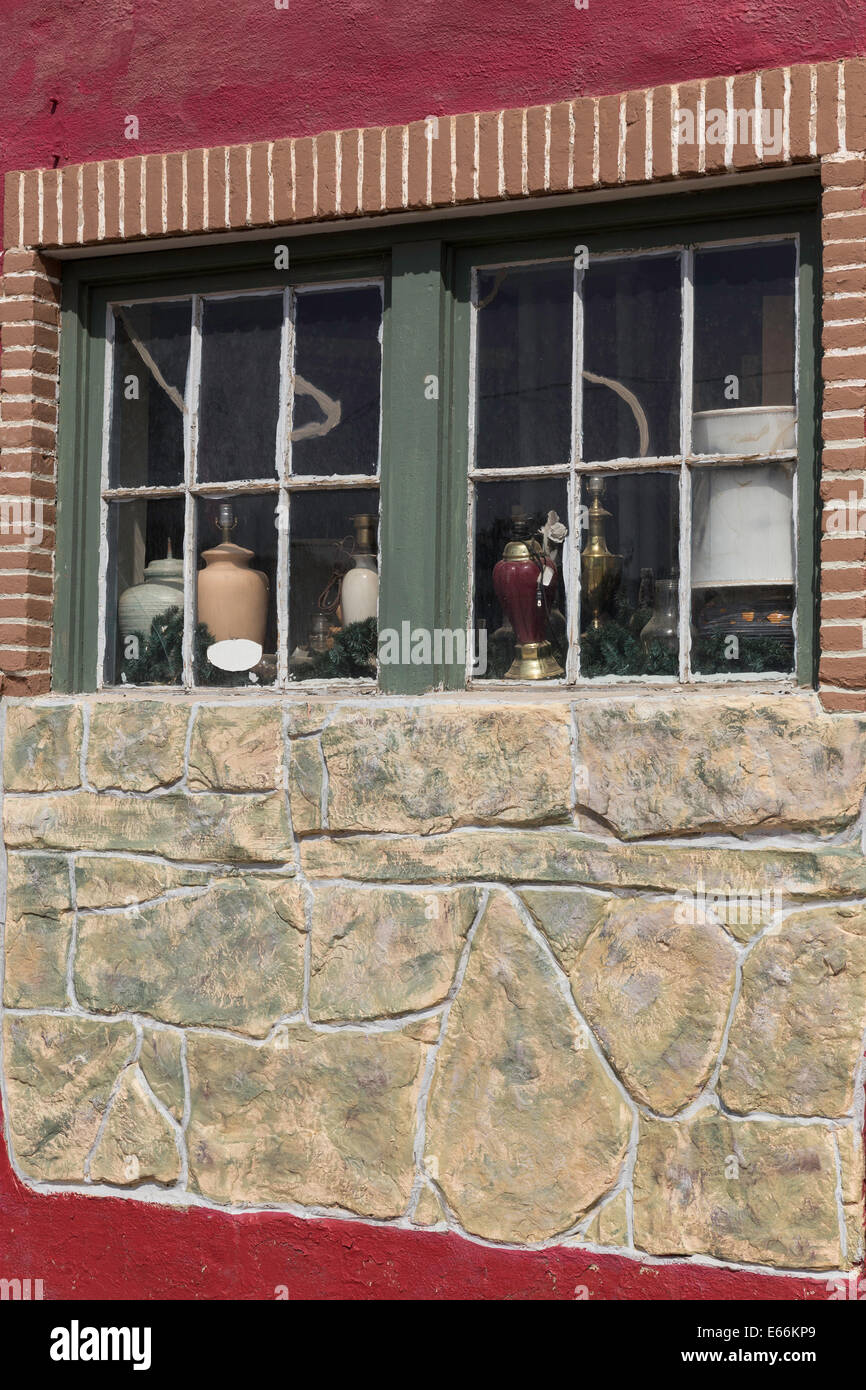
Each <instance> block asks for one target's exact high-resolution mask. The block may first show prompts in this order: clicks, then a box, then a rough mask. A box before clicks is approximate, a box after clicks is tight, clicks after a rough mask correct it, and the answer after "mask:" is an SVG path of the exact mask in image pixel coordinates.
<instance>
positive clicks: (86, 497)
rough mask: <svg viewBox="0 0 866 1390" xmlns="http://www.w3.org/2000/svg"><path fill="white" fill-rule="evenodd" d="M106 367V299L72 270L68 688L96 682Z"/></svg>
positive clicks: (64, 433) (64, 408)
mask: <svg viewBox="0 0 866 1390" xmlns="http://www.w3.org/2000/svg"><path fill="white" fill-rule="evenodd" d="M100 311H101V313H100ZM104 366H105V310H104V305H99V303H98V296H94V295H93V294H92V292H91V289H90V287H89V285H88V284H87V283H86V282H84V283H82V282H81V280H80V279H79V278H78V277H77V276H75V275H74V274H72V275H66V276H64V284H63V305H62V312H61V350H60V412H59V424H58V434H57V554H56V562H55V598H54V626H53V644H52V686H53V688H54V689H55V690H60V691H65V692H74V691H87V690H95V688H96V659H97V643H98V636H99V614H98V590H99V547H100V505H99V502H100V499H99V491H100V467H101V456H102V424H103V381H104Z"/></svg>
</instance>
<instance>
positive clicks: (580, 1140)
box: [425, 893, 632, 1244]
mask: <svg viewBox="0 0 866 1390" xmlns="http://www.w3.org/2000/svg"><path fill="white" fill-rule="evenodd" d="M631 1123H632V1121H631V1111H630V1109H629V1107H628V1105H627V1104H626V1102H625V1100H624V1099H623V1097H622V1095H621V1093H620V1091H619V1089H618V1087H617V1086H616V1085H615V1083H614V1082H613V1081H612V1080H611V1078H610V1077H609V1076H608V1074H607V1073H606V1072H605V1070H604V1068H603V1067H602V1064H601V1062H600V1061H599V1059H598V1057H597V1056H596V1054H595V1052H594V1051H593V1050H592V1049H591V1048H590V1047H588V1046H587V1045H586V1039H585V1037H584V1036H583V1035H582V1032H581V1030H580V1029H579V1026H578V1024H577V1021H576V1019H575V1018H574V1015H573V1014H572V1012H571V1011H570V1010H569V1007H568V1003H567V1000H566V996H565V992H564V989H563V983H562V980H561V978H560V977H559V974H558V972H557V970H556V967H555V966H554V964H553V962H552V961H551V960H550V958H549V956H548V955H547V954H546V952H544V951H543V949H542V947H541V946H540V945H539V943H538V941H537V940H536V939H535V937H534V936H533V935H532V934H531V933H530V931H529V930H528V929H527V927H526V925H525V924H524V923H523V921H522V920H521V918H520V916H519V915H518V913H517V911H516V909H515V907H514V905H513V903H512V902H511V901H510V899H509V898H507V897H506V895H505V894H503V893H493V894H492V895H491V898H490V902H489V904H488V907H487V910H486V912H485V915H484V917H483V919H482V921H481V924H480V926H479V928H478V931H477V934H476V936H475V939H474V941H473V944H472V948H471V951H470V955H469V963H468V966H467V969H466V974H465V976H464V979H463V982H462V985H461V987H460V990H459V991H458V994H457V997H456V999H455V1001H454V1003H453V1005H452V1007H451V1013H450V1016H449V1019H448V1025H447V1029H446V1033H445V1037H444V1039H443V1041H442V1043H441V1045H440V1048H439V1052H438V1055H437V1059H436V1069H435V1072H434V1075H433V1081H432V1085H431V1089H430V1100H429V1104H428V1109H427V1133H426V1148H425V1167H426V1171H427V1172H428V1173H429V1174H430V1175H431V1176H432V1177H433V1178H434V1179H435V1181H436V1182H437V1183H438V1185H439V1186H440V1188H441V1190H442V1192H443V1193H444V1195H445V1198H446V1200H447V1202H448V1205H449V1207H450V1208H451V1209H452V1210H453V1211H454V1212H455V1214H456V1216H457V1218H458V1220H459V1221H460V1223H461V1225H462V1226H463V1227H464V1228H465V1229H466V1230H467V1231H469V1232H471V1233H472V1234H474V1235H478V1236H483V1237H486V1238H487V1239H489V1240H498V1241H509V1242H516V1243H521V1244H522V1243H526V1242H532V1241H539V1240H548V1239H550V1238H551V1237H553V1236H555V1235H559V1234H561V1233H562V1232H564V1231H566V1230H568V1229H569V1228H570V1227H571V1226H573V1225H574V1224H575V1222H577V1221H578V1220H579V1219H580V1217H581V1216H582V1215H583V1214H584V1213H585V1212H586V1211H588V1210H589V1209H590V1207H592V1206H593V1205H594V1203H595V1202H597V1201H598V1200H599V1198H600V1197H601V1196H602V1195H603V1194H604V1192H606V1191H607V1190H609V1189H610V1188H611V1187H612V1186H613V1185H614V1182H615V1180H616V1177H617V1174H618V1173H619V1170H620V1165H621V1163H622V1161H623V1158H624V1156H625V1152H626V1148H627V1145H628V1140H629V1135H630V1132H631Z"/></svg>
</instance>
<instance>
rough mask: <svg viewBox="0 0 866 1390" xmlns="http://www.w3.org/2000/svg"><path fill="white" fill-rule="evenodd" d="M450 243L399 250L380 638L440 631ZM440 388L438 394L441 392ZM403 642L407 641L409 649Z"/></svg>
mask: <svg viewBox="0 0 866 1390" xmlns="http://www.w3.org/2000/svg"><path fill="white" fill-rule="evenodd" d="M442 271H443V265H442V243H441V242H439V241H422V242H416V243H410V244H408V245H401V246H395V247H394V250H393V253H392V260H391V285H390V299H389V303H388V306H387V309H386V313H385V319H386V341H385V345H384V346H385V352H384V356H383V380H382V400H383V421H384V428H383V440H382V482H381V488H382V492H381V532H380V535H381V542H380V544H381V584H380V590H379V632H380V635H381V634H383V633H385V632H386V630H389V629H390V630H392V631H394V632H397V633H402V631H403V624H404V623H409V625H410V631H411V630H412V629H415V628H423V629H426V630H427V631H428V632H429V633H430V634H431V641H432V634H433V631H434V629H435V628H436V627H438V626H439V625H440V624H439V616H440V604H439V575H440V565H439V533H440V526H441V520H440V517H439V499H440V496H441V492H442V486H443V471H444V454H443V447H442V445H443V428H442V406H443V393H444V389H446V388H447V384H448V383H447V381H444V380H443V377H444V372H443V364H444V354H443V333H444V323H443V320H444V309H445V293H444V286H443V275H442ZM434 382H435V396H434V395H433V394H432V390H433V383H434ZM401 645H402V643H401ZM443 680H444V674H443V671H442V669H441V667H440V666H436V665H435V664H434V663H432V662H431V663H429V664H425V665H421V664H419V665H414V664H411V663H403V662H400V663H399V664H397V663H394V664H387V665H381V666H380V668H379V684H380V688H381V689H382V690H384V691H388V692H391V693H395V694H396V693H399V694H415V693H417V692H420V691H422V690H428V689H430V688H431V687H435V686H437V685H439V684H440V683H441V682H442V681H443Z"/></svg>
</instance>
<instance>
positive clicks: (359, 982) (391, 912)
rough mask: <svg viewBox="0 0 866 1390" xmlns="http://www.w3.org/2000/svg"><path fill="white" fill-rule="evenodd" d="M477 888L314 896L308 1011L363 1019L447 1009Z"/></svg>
mask: <svg viewBox="0 0 866 1390" xmlns="http://www.w3.org/2000/svg"><path fill="white" fill-rule="evenodd" d="M477 907H478V892H477V891H476V890H475V889H473V888H457V889H429V890H424V889H417V888H364V889H359V888H353V887H349V886H344V885H341V884H321V885H320V886H319V887H318V888H317V889H316V890H315V893H314V897H313V916H312V933H313V940H312V958H311V969H310V1014H311V1017H312V1018H314V1019H317V1020H323V1021H333V1020H353V1019H354V1020H361V1019H373V1018H384V1017H387V1016H388V1015H397V1014H402V1013H414V1012H418V1011H420V1010H422V1009H429V1008H433V1007H435V1005H437V1004H441V1003H442V1002H443V1000H444V999H445V997H446V995H447V993H448V991H449V989H450V988H451V984H452V982H453V980H454V973H455V971H456V969H457V962H458V959H459V956H460V951H461V950H462V948H463V945H464V942H465V940H466V935H467V933H468V931H469V928H470V927H471V925H472V922H473V920H474V918H475V913H476V911H477Z"/></svg>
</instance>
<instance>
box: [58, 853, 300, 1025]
mask: <svg viewBox="0 0 866 1390" xmlns="http://www.w3.org/2000/svg"><path fill="white" fill-rule="evenodd" d="M305 929H306V928H305V921H304V904H303V898H302V890H301V888H300V886H299V884H298V883H297V882H295V880H294V879H292V878H282V877H280V876H279V875H277V874H261V875H255V874H247V875H244V876H243V877H232V878H223V879H214V880H213V881H212V883H211V885H210V887H209V888H208V889H207V890H206V891H205V892H202V893H195V894H193V895H191V896H184V897H177V898H170V899H167V900H165V901H162V902H156V903H152V904H150V905H149V906H145V907H135V908H131V909H130V910H129V911H124V912H118V913H110V914H105V913H101V914H98V915H93V916H88V915H82V916H80V918H79V924H78V949H77V952H76V957H75V990H76V996H77V998H78V1000H79V1003H80V1004H81V1005H82V1007H84V1008H85V1009H90V1010H93V1011H94V1012H97V1013H119V1012H130V1013H138V1014H147V1015H148V1016H149V1017H151V1018H155V1019H157V1020H158V1021H160V1022H162V1023H171V1024H175V1025H177V1026H180V1027H183V1026H189V1025H204V1026H210V1027H214V1028H227V1029H232V1030H236V1031H238V1032H241V1033H249V1034H250V1035H251V1036H253V1037H264V1036H265V1034H266V1033H267V1032H268V1031H269V1030H270V1028H271V1027H272V1026H273V1025H274V1024H275V1023H276V1022H277V1020H278V1019H280V1018H282V1017H284V1016H285V1015H287V1014H292V1013H296V1012H297V1011H298V1010H299V1009H300V1007H301V1001H302V991H303V972H304V938H305Z"/></svg>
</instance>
